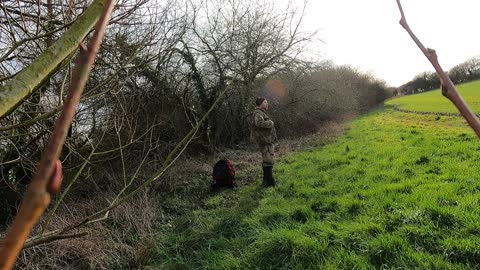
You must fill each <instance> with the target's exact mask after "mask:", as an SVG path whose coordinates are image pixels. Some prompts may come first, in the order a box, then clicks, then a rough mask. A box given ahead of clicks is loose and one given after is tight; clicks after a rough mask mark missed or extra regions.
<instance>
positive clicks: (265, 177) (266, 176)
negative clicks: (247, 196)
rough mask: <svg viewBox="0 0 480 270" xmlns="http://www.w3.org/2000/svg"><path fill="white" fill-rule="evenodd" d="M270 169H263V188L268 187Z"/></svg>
mask: <svg viewBox="0 0 480 270" xmlns="http://www.w3.org/2000/svg"><path fill="white" fill-rule="evenodd" d="M268 168H270V167H263V182H262V186H268V182H269V181H268Z"/></svg>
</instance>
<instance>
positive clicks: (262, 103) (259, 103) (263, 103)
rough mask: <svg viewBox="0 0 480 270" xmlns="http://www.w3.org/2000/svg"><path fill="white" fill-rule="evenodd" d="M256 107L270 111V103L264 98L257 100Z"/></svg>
mask: <svg viewBox="0 0 480 270" xmlns="http://www.w3.org/2000/svg"><path fill="white" fill-rule="evenodd" d="M255 105H257V107H258V108H260V109H265V110H267V109H268V101H267V99H265V98H264V97H259V98H257V99H256V100H255Z"/></svg>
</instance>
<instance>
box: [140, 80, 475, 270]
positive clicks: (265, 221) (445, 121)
mask: <svg viewBox="0 0 480 270" xmlns="http://www.w3.org/2000/svg"><path fill="white" fill-rule="evenodd" d="M475 84H477V85H478V84H479V82H476V83H473V85H475ZM470 87H471V84H467V85H464V86H462V87H459V88H460V89H463V93H467V92H468V93H471V96H470V97H472V98H471V99H470V98H467V100H468V99H470V100H476V98H473V91H474V90H469V89H470ZM472 87H473V86H472ZM470 91H472V92H470ZM416 99H419V100H422V102H425V103H426V104H425V105H423V104H424V103H422V102H420V101H419V102H412V103H410V102H407V101H405V100H410V101H412V100H413V101H415V100H416ZM442 100H443V98H442V97H440V96H439V94H438V91H437V93H435V92H431V93H426V94H422V95H415V96H412V97H405V98H404V99H396V100H393V101H391V102H390V103H392V102H397V103H396V104H400V105H401V106H402V107H403V106H405V107H406V108H408V109H412V110H413V109H415V110H426V111H434V109H438V108H442V109H443V110H448V111H450V109H448V108H449V107H448V106H447V105H443V101H442ZM437 103H438V105H436V104H437ZM412 104H413V105H412ZM477 106H480V105H478V104H477ZM478 109H480V107H477V109H476V110H477V111H479V110H478ZM275 169H276V176H277V181H278V183H279V185H278V186H277V187H275V188H269V189H264V188H261V187H260V186H259V180H258V182H257V183H255V184H253V185H250V186H246V187H244V188H241V189H239V190H234V191H232V190H226V191H223V192H220V193H216V194H212V195H211V197H210V198H209V199H208V201H207V202H206V204H205V206H204V208H203V209H202V210H198V211H194V212H191V213H190V214H188V215H186V216H184V217H182V218H180V219H179V220H178V221H177V222H175V223H174V224H166V225H165V226H164V227H163V230H162V231H161V232H160V233H159V235H158V238H157V239H155V241H154V242H153V244H152V246H151V247H150V248H149V254H148V255H147V256H146V264H149V265H150V266H151V268H152V269H400V268H402V269H472V268H479V267H480V172H479V171H480V141H479V140H478V139H477V138H476V136H475V135H474V133H473V132H472V131H471V130H470V129H469V128H468V127H467V126H466V124H465V121H464V120H463V119H462V118H460V117H453V116H436V115H420V114H414V113H405V112H399V111H394V110H393V109H391V108H386V109H382V110H379V111H375V112H372V113H370V114H368V115H366V116H362V117H360V118H358V119H356V120H355V121H353V123H351V126H350V128H349V130H348V131H347V132H346V133H345V134H344V135H342V136H341V137H339V138H338V139H337V140H336V142H334V143H331V144H328V145H325V146H319V147H315V148H311V149H310V150H308V151H305V152H301V153H297V154H292V155H289V156H286V157H283V158H282V159H280V160H279V161H278V165H277V166H276V167H275ZM243 174H244V172H242V171H238V177H239V178H242V177H244V175H243ZM258 178H260V176H258Z"/></svg>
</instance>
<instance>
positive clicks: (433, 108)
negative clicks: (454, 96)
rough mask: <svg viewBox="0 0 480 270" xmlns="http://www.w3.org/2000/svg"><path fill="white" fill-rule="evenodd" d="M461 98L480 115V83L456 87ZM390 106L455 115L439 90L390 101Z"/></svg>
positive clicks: (453, 109) (455, 111)
mask: <svg viewBox="0 0 480 270" xmlns="http://www.w3.org/2000/svg"><path fill="white" fill-rule="evenodd" d="M457 89H458V91H460V94H461V95H462V97H463V98H464V99H465V100H466V101H467V103H468V104H469V106H470V108H471V109H472V110H473V111H474V112H476V113H480V81H474V82H469V83H465V84H462V85H459V86H458V87H457ZM387 104H390V105H398V107H399V108H401V109H405V110H411V111H422V112H449V113H451V112H453V113H457V112H458V111H457V109H456V108H455V106H454V105H453V104H452V103H451V102H450V101H449V100H448V99H446V98H444V97H443V96H442V93H441V92H440V90H434V91H429V92H426V93H421V94H416V95H411V96H406V97H402V98H397V99H392V100H390V101H388V102H387Z"/></svg>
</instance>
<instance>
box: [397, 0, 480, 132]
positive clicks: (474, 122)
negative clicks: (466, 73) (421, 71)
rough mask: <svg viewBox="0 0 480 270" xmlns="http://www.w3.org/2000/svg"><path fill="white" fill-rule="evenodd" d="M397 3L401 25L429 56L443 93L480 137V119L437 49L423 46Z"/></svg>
mask: <svg viewBox="0 0 480 270" xmlns="http://www.w3.org/2000/svg"><path fill="white" fill-rule="evenodd" d="M397 4H398V9H399V10H400V15H401V16H402V17H401V19H400V25H402V26H403V28H405V30H406V31H407V32H408V34H409V35H410V37H411V38H412V39H413V41H414V42H415V44H417V46H418V47H419V48H420V50H422V52H423V54H424V55H425V56H426V57H427V59H428V61H430V63H431V64H432V66H433V68H435V71H436V72H437V75H438V77H439V78H440V83H441V84H442V86H441V88H442V94H443V95H444V96H445V97H446V98H448V99H449V100H450V101H451V102H452V103H453V104H454V105H455V106H456V107H457V109H458V110H459V111H460V113H461V114H462V116H463V117H464V118H465V120H467V122H468V124H469V125H470V127H472V129H473V130H474V131H475V133H476V134H477V136H478V137H479V138H480V121H479V120H478V118H477V116H476V115H475V114H474V113H473V112H472V111H471V110H470V108H469V107H468V105H467V103H466V102H465V101H464V100H463V98H462V97H461V96H460V94H459V93H458V91H457V89H456V88H455V86H454V85H453V82H452V80H451V79H450V77H448V75H447V74H446V73H445V71H443V69H442V67H441V66H440V63H439V62H438V57H437V53H436V52H435V50H433V49H430V48H426V47H425V46H423V44H422V42H421V41H420V40H419V39H418V38H417V36H415V34H414V33H413V31H412V29H411V28H410V26H409V25H408V23H407V19H406V18H405V13H404V12H403V8H402V4H401V3H400V0H397Z"/></svg>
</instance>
